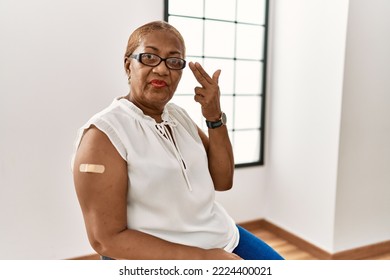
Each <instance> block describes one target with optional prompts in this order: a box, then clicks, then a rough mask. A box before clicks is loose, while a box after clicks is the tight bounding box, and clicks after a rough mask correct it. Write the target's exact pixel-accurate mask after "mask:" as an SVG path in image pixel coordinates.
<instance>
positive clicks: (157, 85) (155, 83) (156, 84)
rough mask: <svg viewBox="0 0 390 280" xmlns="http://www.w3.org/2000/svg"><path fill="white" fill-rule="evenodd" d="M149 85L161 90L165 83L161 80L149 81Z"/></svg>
mask: <svg viewBox="0 0 390 280" xmlns="http://www.w3.org/2000/svg"><path fill="white" fill-rule="evenodd" d="M150 84H151V85H152V86H153V87H155V88H163V87H166V86H167V83H166V82H165V81H163V80H151V81H150Z"/></svg>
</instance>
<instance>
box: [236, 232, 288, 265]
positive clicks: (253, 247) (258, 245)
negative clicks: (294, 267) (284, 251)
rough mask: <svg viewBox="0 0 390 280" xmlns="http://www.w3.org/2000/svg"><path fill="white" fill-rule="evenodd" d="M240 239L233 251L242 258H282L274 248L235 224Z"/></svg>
mask: <svg viewBox="0 0 390 280" xmlns="http://www.w3.org/2000/svg"><path fill="white" fill-rule="evenodd" d="M237 228H238V231H239V232H240V241H239V242H238V245H237V247H236V248H235V249H234V250H233V253H235V254H236V255H239V256H240V257H241V258H243V259H244V260H284V258H283V257H282V256H281V255H279V254H278V253H277V252H276V251H275V250H274V249H272V248H271V247H270V246H269V245H268V244H267V243H265V242H264V241H263V240H261V239H260V238H258V237H256V236H255V235H253V234H252V233H250V232H249V231H247V230H246V229H244V228H242V227H240V226H237Z"/></svg>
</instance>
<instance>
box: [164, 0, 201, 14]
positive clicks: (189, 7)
mask: <svg viewBox="0 0 390 280" xmlns="http://www.w3.org/2000/svg"><path fill="white" fill-rule="evenodd" d="M169 14H174V15H186V16H196V17H203V0H191V1H183V0H169Z"/></svg>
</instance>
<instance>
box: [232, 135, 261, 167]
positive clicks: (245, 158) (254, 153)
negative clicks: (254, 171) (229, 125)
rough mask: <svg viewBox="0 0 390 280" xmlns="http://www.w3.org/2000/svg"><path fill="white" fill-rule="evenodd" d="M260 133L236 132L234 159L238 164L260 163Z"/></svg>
mask: <svg viewBox="0 0 390 280" xmlns="http://www.w3.org/2000/svg"><path fill="white" fill-rule="evenodd" d="M259 143H260V131H259V130H248V131H235V132H234V148H233V149H234V159H235V163H236V164H240V163H248V162H256V161H259V160H260V158H259V155H260V146H259Z"/></svg>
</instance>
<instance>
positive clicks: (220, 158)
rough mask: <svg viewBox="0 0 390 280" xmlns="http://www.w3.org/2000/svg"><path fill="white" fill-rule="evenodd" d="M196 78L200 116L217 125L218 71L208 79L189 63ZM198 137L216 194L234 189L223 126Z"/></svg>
mask: <svg viewBox="0 0 390 280" xmlns="http://www.w3.org/2000/svg"><path fill="white" fill-rule="evenodd" d="M189 66H190V68H191V70H192V72H193V73H194V76H195V78H196V79H197V81H198V82H199V83H200V84H201V87H196V88H195V97H194V99H195V101H196V102H198V103H200V104H201V106H202V114H203V116H204V117H205V118H206V120H208V121H218V120H219V119H220V118H221V115H222V111H221V106H220V90H219V86H218V79H219V75H220V74H221V71H220V70H217V71H215V73H214V74H213V76H212V77H210V76H209V75H208V74H207V73H206V71H205V70H204V69H203V67H202V66H201V65H200V64H199V63H192V62H190V63H189ZM198 132H199V136H200V137H201V139H202V142H203V145H204V146H205V149H206V152H207V156H208V161H209V170H210V174H211V177H212V179H213V182H214V188H215V189H216V190H218V191H225V190H229V189H231V187H232V186H233V174H234V157H233V149H232V145H231V143H230V140H229V134H228V130H227V128H226V125H222V126H220V127H217V128H213V129H211V128H209V131H208V134H209V136H208V137H207V136H206V134H205V133H204V132H203V131H202V130H201V129H200V128H198Z"/></svg>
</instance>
